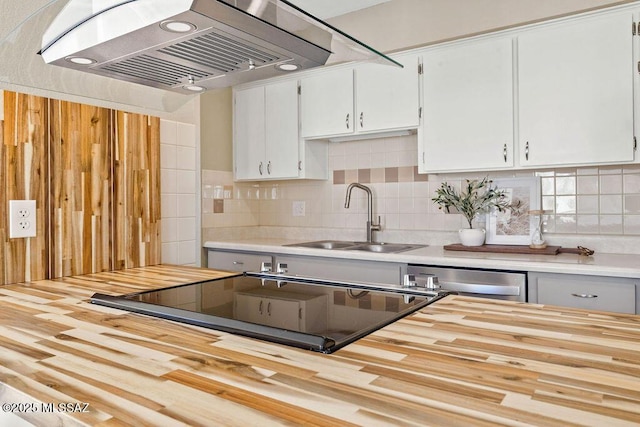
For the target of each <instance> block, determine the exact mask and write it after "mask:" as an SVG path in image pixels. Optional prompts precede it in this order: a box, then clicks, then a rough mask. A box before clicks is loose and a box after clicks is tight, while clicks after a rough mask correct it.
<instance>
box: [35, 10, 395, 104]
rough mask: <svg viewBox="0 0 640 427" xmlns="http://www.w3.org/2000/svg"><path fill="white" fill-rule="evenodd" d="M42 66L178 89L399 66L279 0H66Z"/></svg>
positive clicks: (45, 38)
mask: <svg viewBox="0 0 640 427" xmlns="http://www.w3.org/2000/svg"><path fill="white" fill-rule="evenodd" d="M40 54H41V55H42V57H43V59H44V60H45V62H46V63H48V64H53V65H58V66H62V67H67V68H72V69H75V70H80V71H84V72H89V73H94V74H98V75H102V76H107V77H111V78H116V79H120V80H125V81H129V82H133V83H139V84H143V85H147V86H152V87H156V88H161V89H166V90H172V91H176V92H182V93H194V92H199V91H203V90H207V89H212V88H220V87H227V86H232V85H235V84H239V83H244V82H248V81H253V80H261V79H265V78H270V77H274V76H278V75H282V74H283V73H287V72H290V71H295V70H303V69H309V68H313V67H318V66H321V65H325V64H327V63H337V62H345V61H353V60H377V61H381V62H384V63H387V64H391V65H396V66H400V64H398V63H396V62H395V61H393V60H391V59H390V58H388V57H386V56H384V55H382V54H380V53H379V52H377V51H375V50H374V49H372V48H370V47H368V46H366V45H365V44H363V43H361V42H359V41H357V40H355V39H354V38H352V37H350V36H348V35H347V34H345V33H342V32H341V31H339V30H337V29H336V28H334V27H332V26H330V25H329V24H327V23H325V22H323V21H321V20H320V19H317V18H315V17H313V16H312V15H310V14H308V13H306V12H304V11H303V10H301V9H300V8H298V7H296V6H295V5H293V4H291V3H289V2H287V1H285V0H70V1H69V3H68V4H67V5H66V6H65V8H64V9H63V10H62V11H61V12H60V14H59V15H58V16H57V17H56V19H54V21H53V22H52V23H51V25H50V26H49V28H48V29H47V31H46V32H45V34H44V35H43V40H42V50H41V51H40Z"/></svg>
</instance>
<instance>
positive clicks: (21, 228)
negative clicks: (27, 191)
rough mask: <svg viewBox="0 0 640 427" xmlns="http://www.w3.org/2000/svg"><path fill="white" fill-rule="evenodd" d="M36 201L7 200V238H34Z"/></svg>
mask: <svg viewBox="0 0 640 427" xmlns="http://www.w3.org/2000/svg"><path fill="white" fill-rule="evenodd" d="M36 224H37V222H36V201H35V200H9V238H10V239H18V238H22V237H36V228H37V227H36Z"/></svg>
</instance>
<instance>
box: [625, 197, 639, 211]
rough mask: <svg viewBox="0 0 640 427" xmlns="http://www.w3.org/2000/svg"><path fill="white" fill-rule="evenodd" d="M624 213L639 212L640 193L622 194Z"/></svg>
mask: <svg viewBox="0 0 640 427" xmlns="http://www.w3.org/2000/svg"><path fill="white" fill-rule="evenodd" d="M624 213H625V214H633V215H637V214H640V194H628V195H626V196H624Z"/></svg>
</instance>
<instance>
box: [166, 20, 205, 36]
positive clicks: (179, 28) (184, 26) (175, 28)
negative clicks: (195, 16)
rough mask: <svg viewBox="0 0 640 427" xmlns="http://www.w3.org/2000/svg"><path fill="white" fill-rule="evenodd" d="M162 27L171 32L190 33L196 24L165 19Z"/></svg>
mask: <svg viewBox="0 0 640 427" xmlns="http://www.w3.org/2000/svg"><path fill="white" fill-rule="evenodd" d="M160 28H162V29H163V30H165V31H169V32H171V33H188V32H191V31H193V30H195V29H196V26H195V25H193V24H192V23H191V22H185V21H163V22H161V23H160Z"/></svg>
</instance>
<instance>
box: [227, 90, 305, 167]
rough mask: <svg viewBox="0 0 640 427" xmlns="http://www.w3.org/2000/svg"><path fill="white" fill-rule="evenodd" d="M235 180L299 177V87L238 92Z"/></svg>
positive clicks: (235, 118)
mask: <svg viewBox="0 0 640 427" xmlns="http://www.w3.org/2000/svg"><path fill="white" fill-rule="evenodd" d="M234 121H235V137H234V156H235V164H236V171H235V177H236V179H247V180H261V179H275V178H297V177H298V161H299V159H298V144H299V138H298V83H297V81H295V80H288V81H284V82H280V83H273V84H269V85H266V86H258V87H253V88H249V89H243V90H238V91H236V92H235V105H234Z"/></svg>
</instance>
